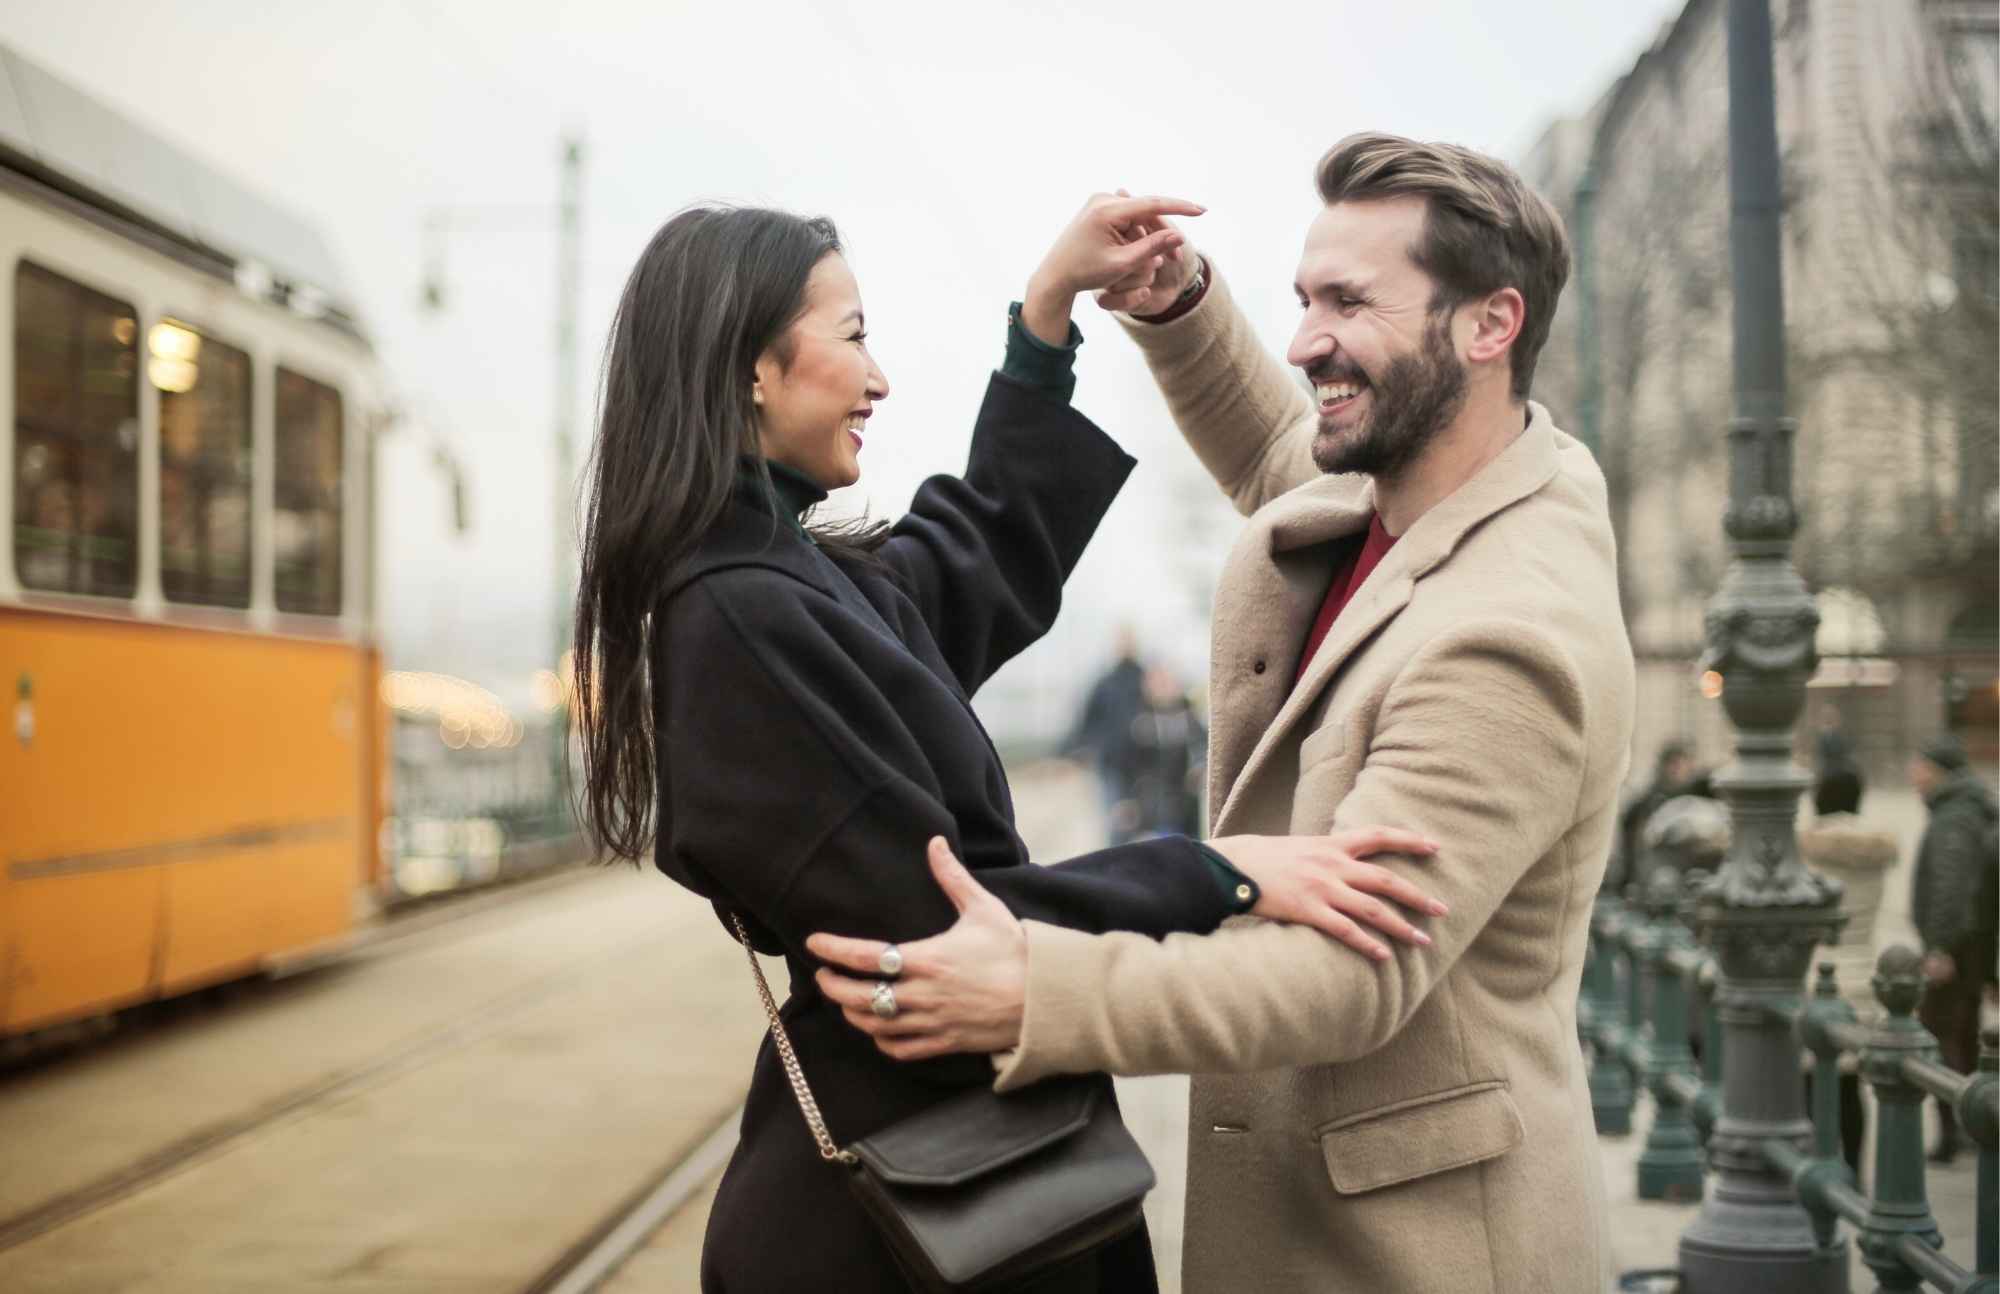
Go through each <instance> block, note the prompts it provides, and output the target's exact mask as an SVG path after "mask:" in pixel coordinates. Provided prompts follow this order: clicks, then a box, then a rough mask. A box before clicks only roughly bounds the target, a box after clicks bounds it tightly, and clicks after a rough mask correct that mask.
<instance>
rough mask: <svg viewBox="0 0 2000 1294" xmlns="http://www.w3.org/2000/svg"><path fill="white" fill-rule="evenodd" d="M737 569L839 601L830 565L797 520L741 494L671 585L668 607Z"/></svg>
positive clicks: (666, 593) (667, 591)
mask: <svg viewBox="0 0 2000 1294" xmlns="http://www.w3.org/2000/svg"><path fill="white" fill-rule="evenodd" d="M739 566H758V567H763V568H764V569H766V570H773V571H778V572H781V573H783V574H785V575H789V576H791V577H792V578H794V579H796V580H800V581H803V582H804V583H806V584H809V585H811V586H812V587H813V588H815V589H818V590H819V591H820V592H822V593H824V594H826V595H827V596H829V597H834V596H837V595H836V593H835V591H834V586H833V582H832V580H831V579H830V578H829V577H828V570H829V566H830V563H828V562H827V560H826V558H825V557H824V556H823V555H822V554H821V553H820V551H819V550H818V549H817V548H815V547H814V546H813V544H812V541H811V540H810V539H809V538H807V537H806V534H805V531H804V530H803V529H802V528H801V527H800V526H799V525H798V523H797V521H796V520H795V519H792V518H790V517H788V516H780V515H776V514H774V513H773V511H772V510H771V509H770V508H768V507H762V506H759V504H758V502H757V501H756V500H754V499H750V498H746V497H744V492H742V491H739V492H738V494H737V495H736V496H735V497H732V498H731V499H730V500H729V502H728V503H727V504H725V505H724V506H723V509H722V515H721V516H719V517H717V518H716V519H715V522H714V524H712V525H711V526H709V528H708V533H707V534H705V535H703V536H702V539H701V543H700V545H699V546H697V547H696V548H695V550H694V552H692V553H690V554H688V556H687V558H686V559H685V560H683V561H682V562H681V566H680V569H679V570H678V571H676V572H675V573H674V575H673V576H672V578H670V579H669V580H668V581H667V587H666V589H665V591H664V592H663V593H662V594H661V596H660V600H661V601H662V602H665V601H666V600H667V599H668V598H671V597H673V596H674V595H675V594H676V593H679V592H680V591H681V590H682V589H684V588H686V587H687V586H688V585H689V584H692V583H693V582H694V581H696V580H698V579H700V578H701V577H702V576H704V575H710V574H713V573H714V572H716V571H720V570H728V569H730V568H732V567H739Z"/></svg>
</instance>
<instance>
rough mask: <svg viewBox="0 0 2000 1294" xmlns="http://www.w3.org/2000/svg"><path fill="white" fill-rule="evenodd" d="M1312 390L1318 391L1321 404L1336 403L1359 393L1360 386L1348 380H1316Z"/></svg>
mask: <svg viewBox="0 0 2000 1294" xmlns="http://www.w3.org/2000/svg"><path fill="white" fill-rule="evenodd" d="M1313 390H1314V391H1315V392H1317V393H1318V395H1319V399H1320V403H1321V404H1338V403H1339V402H1340V401H1342V400H1350V399H1352V398H1354V397H1355V396H1357V395H1360V394H1361V388H1360V387H1358V386H1355V385H1353V384H1352V383H1349V382H1316V383H1314V384H1313Z"/></svg>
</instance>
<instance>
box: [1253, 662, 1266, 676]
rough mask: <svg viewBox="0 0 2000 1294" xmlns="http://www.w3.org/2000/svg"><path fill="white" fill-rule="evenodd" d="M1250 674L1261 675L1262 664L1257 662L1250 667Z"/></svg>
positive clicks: (1262, 670)
mask: <svg viewBox="0 0 2000 1294" xmlns="http://www.w3.org/2000/svg"><path fill="white" fill-rule="evenodd" d="M1250 672H1251V673H1252V674H1262V673H1263V672H1264V662H1263V661H1258V662H1257V663H1256V664H1254V665H1252V666H1251V667H1250Z"/></svg>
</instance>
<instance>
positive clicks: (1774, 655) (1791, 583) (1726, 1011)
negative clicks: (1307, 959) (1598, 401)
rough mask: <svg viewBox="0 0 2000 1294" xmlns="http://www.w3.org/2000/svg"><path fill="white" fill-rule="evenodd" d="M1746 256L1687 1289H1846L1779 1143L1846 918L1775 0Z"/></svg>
mask: <svg viewBox="0 0 2000 1294" xmlns="http://www.w3.org/2000/svg"><path fill="white" fill-rule="evenodd" d="M1728 24H1729V27H1728V31H1729V196H1730V222H1729V260H1730V270H1731V286H1732V289H1733V291H1734V293H1735V308H1734V310H1733V312H1732V313H1733V316H1734V317H1733V324H1734V331H1735V391H1736V397H1735V400H1736V412H1735V416H1734V417H1733V418H1732V419H1731V420H1730V424H1729V507H1728V511H1727V513H1726V514H1725V516H1724V519H1723V529H1724V531H1725V532H1726V533H1727V535H1728V537H1729V547H1730V550H1731V554H1732V557H1733V559H1734V560H1733V561H1732V562H1731V563H1730V567H1729V573H1728V574H1727V575H1726V576H1725V577H1724V578H1723V582H1722V587H1721V589H1720V590H1718V591H1717V593H1716V595H1715V598H1714V600H1713V601H1712V602H1710V603H1709V607H1708V616H1707V620H1708V626H1707V627H1708V651H1707V653H1706V654H1705V656H1704V658H1703V666H1702V667H1703V668H1704V669H1709V670H1715V671H1717V672H1719V673H1720V674H1721V675H1722V680H1723V682H1722V703H1723V706H1724V707H1725V708H1726V709H1727V710H1728V712H1729V718H1730V721H1731V723H1732V724H1733V725H1734V726H1735V728H1736V759H1735V761H1734V762H1732V763H1731V764H1730V765H1728V766H1727V767H1726V768H1724V769H1722V770H1721V771H1720V772H1719V773H1717V774H1716V777H1715V785H1716V789H1717V790H1719V791H1720V792H1721V793H1722V796H1723V798H1724V799H1726V800H1727V801H1728V802H1729V809H1730V817H1731V819H1732V823H1733V828H1734V830H1733V836H1732V839H1731V842H1730V846H1729V853H1728V855H1727V856H1726V857H1725V858H1724V859H1723V861H1722V866H1721V868H1720V869H1719V870H1718V871H1717V873H1716V874H1715V876H1714V877H1712V878H1711V879H1710V880H1709V881H1708V882H1706V883H1705V884H1704V885H1703V886H1702V887H1701V888H1700V889H1699V890H1698V891H1697V892H1696V894H1695V895H1694V903H1693V905H1694V925H1695V928H1696V931H1697V933H1698V934H1699V935H1700V937H1701V939H1702V941H1703V942H1704V943H1706V944H1708V945H1709V947H1710V948H1711V949H1712V950H1713V951H1714V954H1715V961H1716V966H1717V969H1718V972H1719V975H1718V981H1717V984H1716V990H1715V1007H1716V1010H1717V1011H1718V1012H1719V1013H1720V1018H1721V1021H1722V1028H1723V1032H1724V1045H1723V1048H1722V1099H1721V1108H1720V1112H1719V1114H1718V1116H1717V1118H1716V1123H1715V1129H1714V1132H1713V1134H1712V1135H1711V1136H1710V1138H1709V1143H1708V1154H1709V1165H1710V1167H1711V1169H1712V1170H1713V1172H1714V1179H1713V1180H1714V1190H1713V1191H1712V1192H1711V1193H1710V1194H1709V1196H1708V1198H1707V1199H1706V1200H1704V1201H1703V1203H1702V1207H1701V1213H1700V1215H1699V1216H1697V1217H1696V1218H1695V1220H1694V1222H1693V1223H1692V1224H1691V1225H1690V1226H1689V1227H1688V1229H1687V1231H1686V1232H1684V1233H1683V1234H1682V1236H1681V1243H1680V1270H1681V1273H1682V1278H1683V1282H1684V1287H1685V1288H1686V1290H1687V1291H1688V1294H1845V1291H1846V1290H1847V1288H1848V1281H1847V1252H1846V1249H1847V1245H1846V1241H1845V1240H1843V1239H1839V1238H1837V1237H1830V1238H1828V1239H1827V1240H1824V1241H1823V1240H1822V1239H1821V1238H1820V1237H1819V1236H1818V1235H1816V1234H1815V1232H1814V1229H1813V1226H1812V1223H1811V1221H1810V1219H1809V1218H1808V1217H1807V1215H1806V1212H1805V1210H1804V1209H1803V1208H1801V1207H1800V1205H1799V1203H1798V1200H1797V1198H1796V1195H1795V1194H1794V1191H1793V1188H1792V1184H1791V1182H1790V1180H1789V1178H1788V1176H1787V1175H1786V1174H1785V1173H1783V1172H1781V1171H1779V1170H1778V1169H1777V1168H1776V1167H1774V1166H1773V1163H1772V1160H1771V1157H1770V1156H1769V1155H1767V1153H1766V1151H1767V1149H1769V1148H1770V1147H1772V1146H1773V1145H1774V1144H1789V1145H1790V1146H1793V1147H1795V1148H1796V1149H1797V1150H1799V1151H1800V1152H1802V1153H1804V1154H1808V1155H1810V1154H1811V1153H1812V1125H1811V1124H1810V1123H1809V1122H1808V1121H1807V1119H1806V1111H1805V1100H1804V1094H1803V1092H1802V1091H1801V1084H1800V1082H1799V1042H1798V1039H1797V1037H1796V1036H1795V1035H1794V1033H1793V1030H1792V1023H1791V1015H1792V1014H1793V1013H1796V1011H1797V1010H1798V1008H1799V1006H1800V1005H1801V998H1802V997H1803V995H1804V991H1805V977H1806V967H1807V965H1808V964H1809V963H1810V961H1811V960H1812V953H1813V948H1814V947H1815V946H1816V945H1818V944H1821V943H1824V942H1827V941H1829V940H1831V939H1832V938H1833V937H1834V936H1835V935H1836V934H1838V933H1839V931H1840V927H1841V923H1842V922H1843V920H1844V919H1845V918H1844V917H1843V916H1842V915H1841V914H1840V912H1839V910H1838V909H1839V906H1840V898H1841V891H1840V886H1839V885H1838V884H1837V883H1834V882H1831V881H1828V880H1826V879H1825V878H1823V877H1820V876H1818V875H1815V874H1814V873H1813V872H1811V871H1809V870H1807V868H1806V866H1805V864H1804V862H1803V861H1801V859H1800V858H1799V853H1798V837H1797V825H1796V818H1797V815H1798V801H1799V795H1800V793H1801V792H1802V791H1804V790H1805V788H1806V787H1807V786H1808V785H1809V784H1810V779H1809V778H1808V777H1807V776H1806V774H1805V772H1804V771H1803V770H1801V769H1800V768H1799V767H1798V766H1797V765H1796V764H1795V763H1793V761H1792V737H1793V730H1794V728H1795V726H1796V725H1797V723H1798V718H1799V715H1800V713H1801V712H1802V711H1803V710H1804V709H1805V701H1806V680H1807V678H1809V677H1810V676H1811V675H1812V672H1813V668H1814V666H1816V665H1817V664H1818V653H1817V652H1816V650H1815V649H1814V645H1813V636H1814V632H1815V631H1816V630H1817V629H1818V627H1819V612H1818V611H1817V609H1816V608H1815V607H1814V604H1813V598H1812V594H1811V593H1810V592H1809V591H1808V590H1807V589H1806V585H1805V581H1804V580H1802V579H1801V578H1800V577H1799V572H1798V569H1797V568H1796V567H1795V566H1793V565H1792V559H1791V546H1792V536H1793V535H1794V534H1795V533H1796V532H1797V530H1798V513H1797V509H1796V507H1795V506H1794V504H1793V501H1792V445H1793V439H1794V437H1795V436H1796V434H1797V431H1798V424H1797V423H1795V422H1793V421H1792V420H1791V419H1790V418H1788V417H1786V416H1785V301H1784V276H1783V273H1782V267H1781V257H1782V255H1783V247H1782V244H1781V242H1780V239H1779V217H1780V214H1781V211H1782V202H1781V193H1780V185H1779V171H1778V131H1777V122H1776V112H1775V105H1774V99H1775V96H1774V94H1773V79H1774V72H1773V59H1772V45H1771V5H1770V0H1729V15H1728Z"/></svg>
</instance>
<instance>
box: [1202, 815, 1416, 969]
mask: <svg viewBox="0 0 2000 1294" xmlns="http://www.w3.org/2000/svg"><path fill="white" fill-rule="evenodd" d="M1208 847H1209V848H1210V849H1213V850H1214V851H1215V852H1216V853H1218V854H1221V855H1222V856H1223V857H1224V858H1227V859H1228V860H1229V863H1230V865H1231V866H1232V867H1234V868H1236V870H1238V871H1240V872H1242V873H1243V874H1244V875H1246V876H1248V877H1249V878H1250V879H1251V880H1253V881H1255V882H1256V883H1257V888H1258V890H1259V891H1261V892H1260V893H1259V895H1258V897H1257V903H1256V906H1254V907H1252V908H1251V909H1250V912H1251V915H1253V916H1259V917H1264V918H1266V919H1268V920H1271V921H1283V922H1287V923H1289V924H1291V925H1298V926H1312V927H1313V928H1314V929H1316V930H1319V931H1321V932H1322V933H1325V934H1329V935H1332V936H1333V937H1334V938H1335V939H1338V940H1340V942H1342V943H1344V944H1346V945H1347V946H1348V947H1349V948H1352V949H1354V951H1356V952H1358V953H1360V954H1361V955H1362V956H1364V957H1367V958H1370V959H1372V960H1374V961H1378V962H1379V961H1387V960H1389V949H1388V947H1387V945H1385V944H1383V943H1382V942H1381V940H1379V939H1376V938H1373V937H1372V934H1384V935H1388V936H1390V937H1392V938H1396V939H1400V940H1402V941H1403V942H1404V943H1409V944H1428V943H1429V942H1430V941H1431V937H1430V936H1429V935H1427V934H1425V933H1424V932H1423V931H1421V930H1419V929H1417V927H1415V926H1414V925H1411V924H1410V921H1409V919H1408V918H1407V917H1405V916H1404V915H1403V914H1402V913H1401V912H1399V911H1397V909H1396V907H1394V906H1391V905H1392V904H1394V905H1400V906H1401V907H1404V908H1408V909H1409V910H1410V911H1412V912H1415V913H1420V914H1422V915H1425V916H1433V917H1441V916H1443V915H1445V913H1446V911H1447V910H1448V909H1446V907H1445V905H1444V904H1442V903H1440V902H1438V901H1437V900H1436V899H1434V898H1432V897H1431V896H1430V895H1428V894H1425V893H1424V892H1423V891H1422V890H1420V889H1418V888H1417V887H1416V886H1414V885H1412V884H1411V883H1410V882H1408V881H1406V880H1404V879H1403V878H1402V877H1400V876H1398V875H1397V874H1396V873H1394V872H1392V871H1390V870H1389V869H1388V868H1386V867H1381V866H1378V865H1376V864H1374V863H1370V862H1364V861H1363V860H1364V859H1366V858H1368V857H1369V856H1371V855H1374V854H1403V855H1407V856H1408V857H1410V858H1429V857H1430V856H1431V855H1433V854H1435V853H1437V851H1438V845H1437V842H1436V841H1434V840H1430V839H1427V838H1426V837H1424V836H1421V835H1418V834H1417V833H1416V832H1414V831H1397V830H1394V829H1391V828H1388V827H1370V828H1367V829H1365V830H1361V831H1336V832H1333V833H1331V834H1330V835H1325V836H1222V837H1219V838H1217V839H1215V840H1211V841H1209V842H1208ZM1385 900H1386V901H1385ZM1371 932H1372V933H1371Z"/></svg>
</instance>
